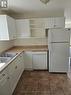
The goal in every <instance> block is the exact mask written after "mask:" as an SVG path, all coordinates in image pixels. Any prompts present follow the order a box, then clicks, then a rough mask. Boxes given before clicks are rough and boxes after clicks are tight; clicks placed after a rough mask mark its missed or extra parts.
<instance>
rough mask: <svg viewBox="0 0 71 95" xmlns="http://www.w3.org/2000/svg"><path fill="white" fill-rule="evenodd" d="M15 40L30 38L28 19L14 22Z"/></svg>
mask: <svg viewBox="0 0 71 95" xmlns="http://www.w3.org/2000/svg"><path fill="white" fill-rule="evenodd" d="M16 28H17V38H25V37H30V36H31V33H30V24H29V19H19V20H16Z"/></svg>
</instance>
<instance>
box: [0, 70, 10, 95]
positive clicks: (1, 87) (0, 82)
mask: <svg viewBox="0 0 71 95" xmlns="http://www.w3.org/2000/svg"><path fill="white" fill-rule="evenodd" d="M10 91H11V90H10V86H9V81H8V75H7V73H6V72H5V70H4V71H3V72H2V73H1V74H0V95H11V93H10Z"/></svg>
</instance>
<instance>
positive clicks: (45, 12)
mask: <svg viewBox="0 0 71 95" xmlns="http://www.w3.org/2000/svg"><path fill="white" fill-rule="evenodd" d="M70 6H71V0H50V1H49V2H48V3H47V4H43V3H42V2H40V0H8V8H7V10H6V11H7V12H8V13H10V14H13V15H22V16H23V15H24V16H25V17H28V16H29V17H34V16H35V17H40V16H41V17H47V16H52V15H53V16H55V15H56V16H57V15H59V16H62V15H64V10H65V9H66V8H70ZM2 11H3V10H2Z"/></svg>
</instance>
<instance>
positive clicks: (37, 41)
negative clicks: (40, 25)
mask: <svg viewBox="0 0 71 95" xmlns="http://www.w3.org/2000/svg"><path fill="white" fill-rule="evenodd" d="M14 45H15V46H27V45H47V38H33V37H31V38H19V39H17V40H15V41H14Z"/></svg>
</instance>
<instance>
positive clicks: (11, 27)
mask: <svg viewBox="0 0 71 95" xmlns="http://www.w3.org/2000/svg"><path fill="white" fill-rule="evenodd" d="M7 24H8V32H9V39H15V38H16V25H15V20H14V19H13V18H12V17H9V16H7Z"/></svg>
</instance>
